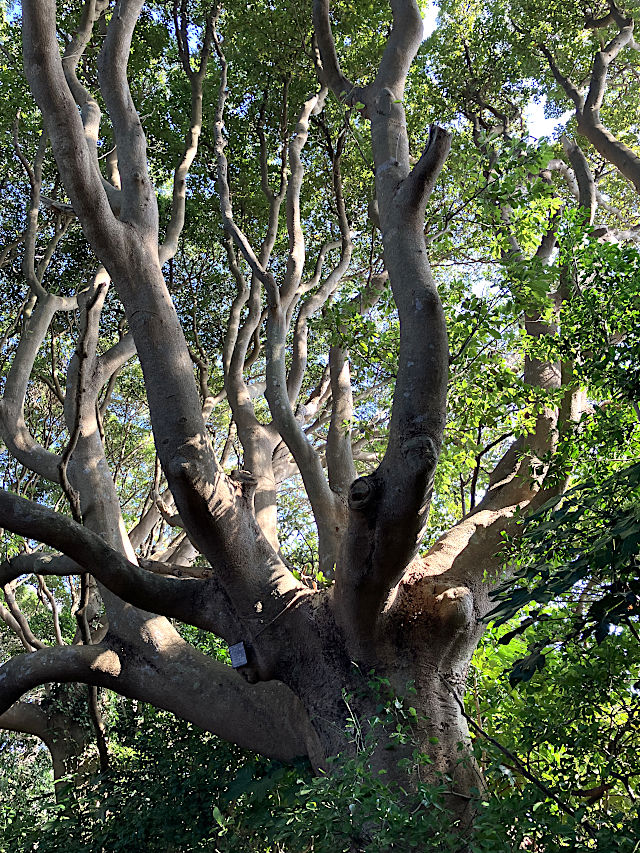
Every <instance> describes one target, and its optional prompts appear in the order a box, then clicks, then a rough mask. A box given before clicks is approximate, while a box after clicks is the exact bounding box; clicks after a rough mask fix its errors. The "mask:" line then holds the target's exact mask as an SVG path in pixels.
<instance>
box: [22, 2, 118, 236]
mask: <svg viewBox="0 0 640 853" xmlns="http://www.w3.org/2000/svg"><path fill="white" fill-rule="evenodd" d="M22 21H23V28H22V32H23V55H24V65H25V74H26V76H27V79H28V80H29V84H30V86H31V90H32V92H33V94H34V96H35V99H36V101H37V102H38V106H39V107H40V109H41V111H42V115H43V117H44V120H45V124H46V128H47V133H48V135H49V139H50V140H51V146H52V148H53V153H54V156H55V158H56V163H57V164H58V171H59V173H60V175H61V176H62V179H63V181H64V185H65V188H66V190H67V192H68V193H69V197H70V199H71V204H72V205H73V209H74V211H75V212H76V214H77V215H78V217H79V218H80V220H81V222H82V225H83V228H84V229H85V232H86V233H87V235H88V236H89V239H90V240H91V242H92V244H93V245H94V246H95V247H97V248H98V249H100V250H101V252H103V251H104V250H105V249H107V247H108V246H109V245H113V242H112V241H115V244H116V245H117V244H118V243H119V235H120V227H119V226H118V224H117V223H116V221H115V220H114V218H113V214H112V213H111V207H110V205H109V200H108V198H107V194H106V191H105V189H104V187H103V184H102V177H101V175H100V171H99V169H98V166H97V162H96V160H95V158H94V157H93V155H92V153H91V152H90V150H89V148H88V147H87V145H86V140H85V131H84V127H83V123H82V118H81V116H80V113H79V112H78V111H77V109H76V106H75V99H74V97H73V95H72V93H71V91H70V89H69V85H68V83H67V81H66V79H65V74H64V70H63V68H62V59H61V57H60V51H59V48H58V42H57V39H56V4H55V0H25V2H24V3H23V4H22Z"/></svg>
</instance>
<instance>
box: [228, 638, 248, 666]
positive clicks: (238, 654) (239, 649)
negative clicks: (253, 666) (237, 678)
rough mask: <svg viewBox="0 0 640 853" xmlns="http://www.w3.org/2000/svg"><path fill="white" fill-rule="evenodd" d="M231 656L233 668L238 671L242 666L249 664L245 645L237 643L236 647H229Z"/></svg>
mask: <svg viewBox="0 0 640 853" xmlns="http://www.w3.org/2000/svg"><path fill="white" fill-rule="evenodd" d="M229 654H230V655H231V666H232V667H233V668H234V669H238V667H240V666H245V665H246V663H247V651H246V649H245V647H244V643H236V644H235V645H234V646H229Z"/></svg>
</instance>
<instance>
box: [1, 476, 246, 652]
mask: <svg viewBox="0 0 640 853" xmlns="http://www.w3.org/2000/svg"><path fill="white" fill-rule="evenodd" d="M0 524H1V525H2V526H3V527H6V528H7V529H8V530H11V531H12V532H13V533H17V534H19V535H21V536H25V537H29V538H32V537H36V538H38V539H39V540H40V541H41V542H44V543H45V544H47V545H49V546H50V547H53V548H57V549H58V550H60V551H62V552H63V553H64V554H66V555H67V556H68V557H70V558H71V559H72V560H74V561H75V562H76V563H77V564H78V565H79V566H81V567H82V568H83V569H84V570H85V571H87V572H90V573H91V574H92V575H94V576H95V577H96V578H97V579H98V580H99V581H100V583H103V584H104V585H105V586H106V587H107V589H109V590H110V591H111V592H112V593H114V595H117V596H118V597H119V598H121V599H123V600H124V601H127V602H129V603H130V604H133V605H134V606H135V607H141V608H143V609H144V610H150V611H152V612H155V613H160V614H162V615H164V616H170V617H173V618H175V619H181V620H182V621H184V622H186V623H188V624H193V625H196V626H198V627H201V628H205V629H206V630H209V631H214V632H215V633H217V634H218V635H219V636H222V637H231V639H233V638H234V637H235V636H237V627H235V628H234V627H232V625H233V622H231V623H230V622H229V618H230V617H229V616H228V615H227V608H228V606H229V603H228V601H226V600H223V601H221V600H220V598H219V597H218V599H217V601H215V602H214V600H213V599H214V598H215V596H214V595H213V594H214V590H216V589H217V590H218V593H220V590H219V586H218V583H217V581H215V580H213V579H211V580H210V581H207V582H206V583H207V584H210V586H209V587H208V588H207V589H206V590H205V589H203V587H202V583H203V582H201V581H198V580H193V579H185V580H179V579H176V578H170V577H162V576H159V575H155V574H152V573H151V572H147V571H145V570H144V569H141V568H140V567H139V566H136V565H134V564H133V563H130V562H129V560H127V558H126V557H125V556H124V555H123V554H121V553H119V552H118V551H116V550H115V549H114V548H111V547H110V546H109V545H107V544H106V542H105V541H104V540H103V539H102V538H101V537H99V536H97V535H96V534H95V533H93V532H92V531H90V530H88V529H87V528H86V527H83V526H82V525H79V524H76V522H74V521H72V520H71V519H69V518H66V517H65V516H63V515H59V514H58V513H55V512H52V511H51V510H49V509H46V508H45V507H42V506H39V505H38V504H35V503H32V502H31V501H27V500H25V499H24V498H20V497H18V496H17V495H13V494H11V493H10V492H5V491H4V490H3V491H1V492H0Z"/></svg>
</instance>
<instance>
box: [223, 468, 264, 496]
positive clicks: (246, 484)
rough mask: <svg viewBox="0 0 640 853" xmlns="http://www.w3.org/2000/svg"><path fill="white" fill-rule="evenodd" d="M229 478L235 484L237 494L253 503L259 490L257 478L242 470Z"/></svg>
mask: <svg viewBox="0 0 640 853" xmlns="http://www.w3.org/2000/svg"><path fill="white" fill-rule="evenodd" d="M229 478H230V479H231V480H232V481H233V482H234V483H235V487H236V494H237V495H238V496H240V497H243V498H244V499H245V500H246V501H248V502H249V503H251V501H253V496H254V495H255V492H256V489H257V488H258V480H257V478H256V477H254V476H253V474H252V473H251V472H250V471H242V470H241V469H237V470H235V471H232V472H231V474H230V475H229Z"/></svg>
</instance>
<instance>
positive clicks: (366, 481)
mask: <svg viewBox="0 0 640 853" xmlns="http://www.w3.org/2000/svg"><path fill="white" fill-rule="evenodd" d="M374 495H375V486H374V483H373V480H372V479H371V477H358V479H357V480H354V481H353V483H351V486H350V487H349V508H350V509H352V510H355V511H356V512H362V511H363V510H364V509H366V508H367V507H368V506H369V504H370V503H371V501H372V499H373V497H374Z"/></svg>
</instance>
